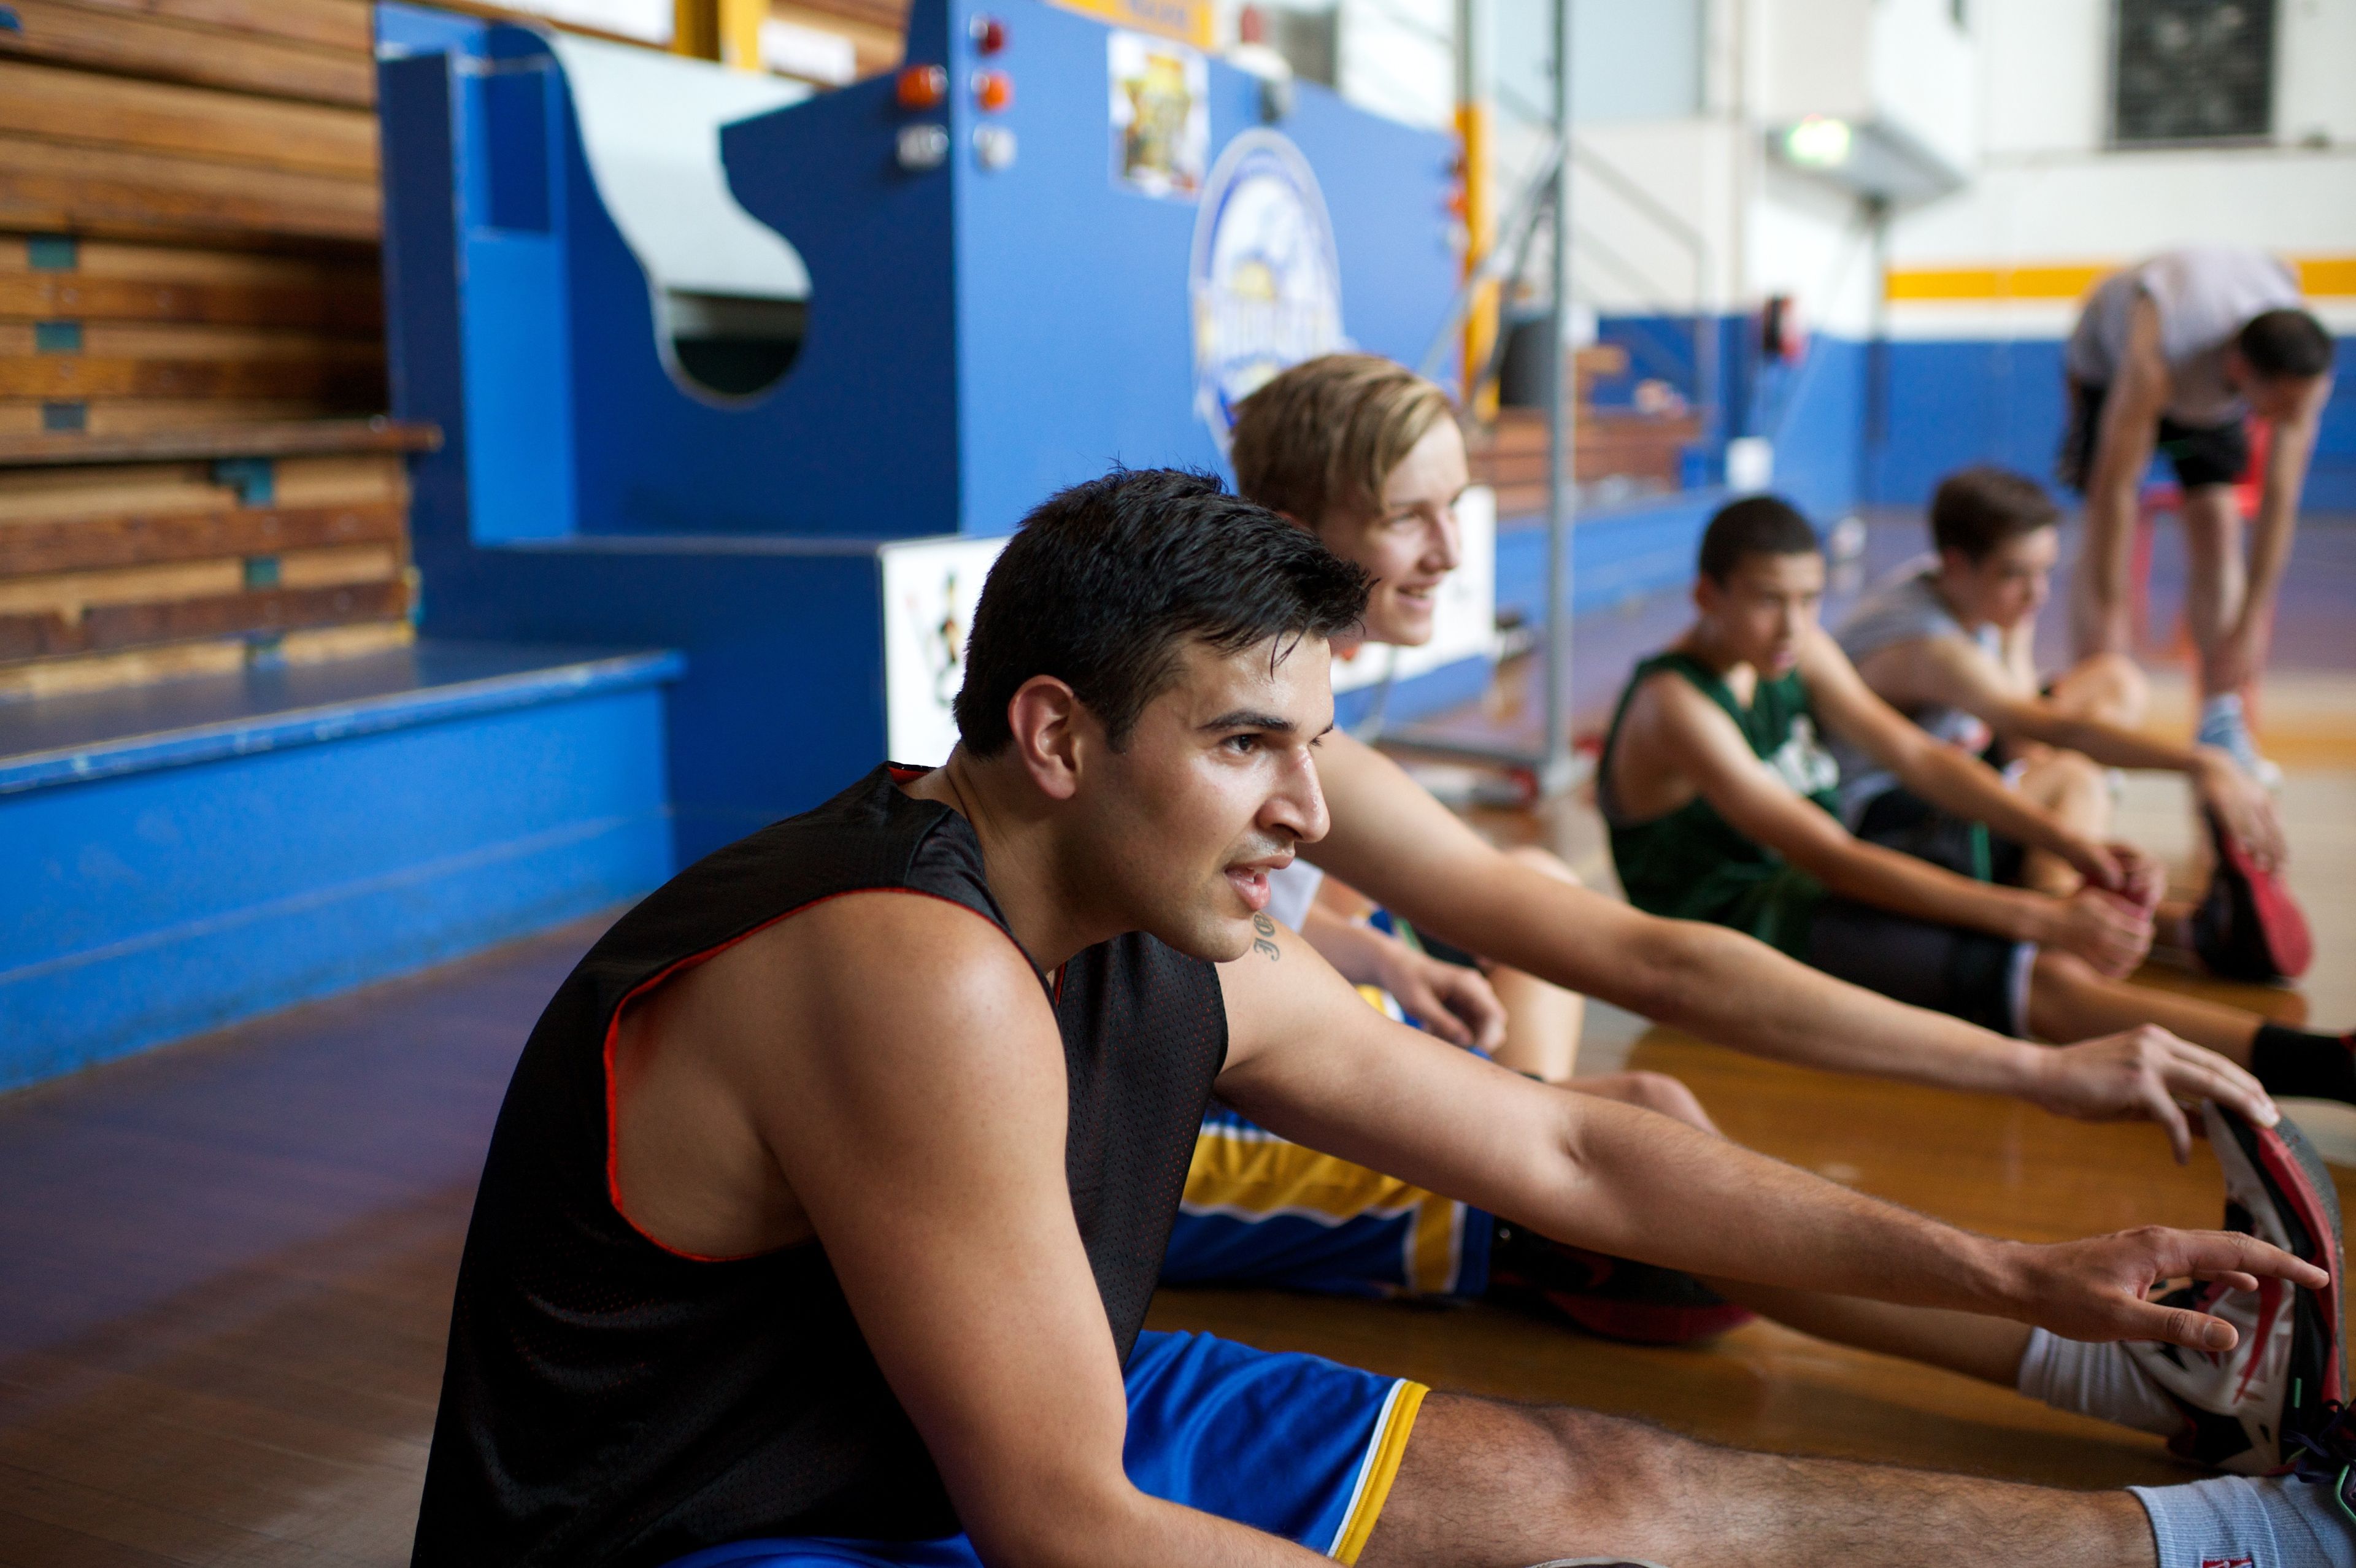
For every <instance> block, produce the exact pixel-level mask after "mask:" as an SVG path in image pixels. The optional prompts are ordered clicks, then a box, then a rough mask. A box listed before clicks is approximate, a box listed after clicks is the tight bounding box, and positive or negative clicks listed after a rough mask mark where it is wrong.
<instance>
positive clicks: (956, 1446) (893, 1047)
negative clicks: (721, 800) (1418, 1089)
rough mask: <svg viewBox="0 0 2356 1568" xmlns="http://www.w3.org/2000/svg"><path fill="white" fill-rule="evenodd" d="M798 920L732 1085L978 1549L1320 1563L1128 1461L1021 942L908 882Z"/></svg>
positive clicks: (1121, 1402) (1010, 1564)
mask: <svg viewBox="0 0 2356 1568" xmlns="http://www.w3.org/2000/svg"><path fill="white" fill-rule="evenodd" d="M793 927H794V941H793V942H792V944H790V945H789V946H788V945H787V944H776V949H777V953H778V955H779V962H778V964H777V965H774V966H772V968H771V970H770V972H769V974H768V975H767V976H766V983H767V984H768V985H769V986H770V987H772V989H773V991H774V994H773V995H770V996H766V997H758V996H755V997H746V998H745V999H744V1006H742V1007H740V1008H738V1009H737V1011H738V1015H739V1016H740V1017H741V1018H744V1019H746V1020H747V1021H746V1022H745V1023H744V1026H743V1027H742V1028H741V1029H737V1030H736V1031H734V1032H735V1036H736V1039H735V1050H734V1053H733V1059H732V1061H731V1062H730V1070H731V1072H732V1076H733V1078H734V1087H735V1089H736V1091H737V1093H738V1094H739V1095H741V1096H742V1098H743V1099H744V1103H746V1104H748V1105H749V1106H750V1107H751V1111H752V1115H753V1117H754V1122H755V1127H756V1130H757V1131H758V1134H759V1136H761V1138H762V1140H763V1142H764V1143H765V1144H766V1147H768V1149H769V1151H770V1153H771V1155H772V1157H774V1158H775V1159H776V1165H777V1168H778V1169H779V1170H780V1171H782V1172H783V1174H784V1176H785V1179H786V1181H787V1184H788V1185H789V1186H790V1187H791V1189H792V1193H793V1197H794V1199H795V1200H797V1201H798V1204H799V1206H800V1207H801V1209H802V1210H803V1211H805V1212H806V1213H807V1216H808V1219H809V1224H810V1227H811V1228H812V1229H814V1230H815V1232H817V1237H818V1240H819V1242H820V1243H823V1244H824V1246H825V1248H826V1253H827V1260H828V1262H829V1263H830V1264H832V1265H833V1268H834V1272H835V1274H836V1275H837V1276H838V1277H839V1278H840V1279H841V1284H842V1289H843V1294H844V1296H846V1297H847V1298H848V1299H849V1301H850V1303H851V1312H852V1314H853V1315H854V1316H855V1317H857V1318H858V1320H859V1327H860V1331H861V1332H862V1334H863V1335H864V1336H865V1338H866V1340H867V1343H868V1344H869V1346H870V1347H871V1348H872V1349H873V1351H874V1353H875V1360H876V1362H877V1364H878V1365H880V1366H881V1367H882V1368H883V1374H884V1376H885V1378H886V1379H888V1380H889V1381H890V1383H891V1385H892V1391H893V1392H894V1394H896V1395H897V1396H898V1398H899V1400H900V1403H901V1404H902V1405H903V1407H905V1409H906V1411H907V1413H908V1414H909V1416H910V1417H911V1418H912V1419H913V1420H914V1422H915V1423H916V1430H917V1431H918V1432H919V1433H920V1434H922V1435H923V1437H924V1440H925V1445H926V1448H927V1449H928V1450H929V1451H930V1453H931V1455H932V1456H933V1461H934V1463H935V1464H936V1465H937V1466H938V1467H939V1469H940V1473H941V1478H942V1479H943V1481H945V1482H946V1483H947V1485H948V1492H949V1497H950V1499H951V1500H952V1501H953V1502H954V1503H955V1504H956V1506H957V1510H958V1519H959V1520H961V1521H962V1522H963V1524H964V1525H965V1528H966V1531H967V1532H968V1533H969V1535H970V1536H971V1537H972V1539H973V1541H974V1545H975V1547H976V1549H977V1550H978V1551H979V1552H980V1555H981V1558H982V1561H984V1562H985V1563H991V1564H992V1565H993V1568H1116V1565H1117V1568H1166V1565H1172V1564H1201V1565H1203V1568H1209V1565H1211V1564H1218V1565H1219V1568H1229V1565H1235V1564H1248V1565H1249V1568H1308V1565H1310V1564H1313V1563H1318V1562H1321V1561H1323V1559H1321V1558H1319V1557H1318V1556H1317V1555H1316V1554H1315V1553H1313V1552H1305V1551H1302V1550H1301V1549H1300V1548H1299V1547H1296V1546H1293V1545H1292V1544H1290V1542H1287V1541H1279V1540H1277V1539H1276V1538H1275V1537H1273V1536H1268V1535H1263V1534H1260V1533H1258V1531H1252V1530H1249V1529H1248V1528H1246V1527H1244V1526H1241V1525H1237V1524H1233V1523H1229V1522H1227V1521H1226V1520H1219V1519H1215V1518H1214V1517H1212V1516H1211V1515H1208V1514H1205V1513H1199V1512H1196V1511H1194V1510H1193V1509H1183V1508H1179V1507H1175V1506H1173V1505H1172V1504H1169V1503H1165V1502H1162V1501H1160V1500H1158V1499H1153V1498H1150V1497H1148V1496H1146V1495H1145V1494H1144V1493H1142V1492H1140V1491H1139V1490H1138V1489H1137V1488H1135V1487H1133V1486H1131V1485H1130V1481H1129V1478H1128V1477H1127V1476H1126V1475H1125V1474H1124V1473H1123V1471H1122V1468H1121V1444H1122V1439H1123V1436H1124V1434H1125V1432H1126V1428H1127V1423H1128V1404H1127V1401H1126V1398H1125V1396H1124V1393H1123V1392H1122V1386H1121V1369H1120V1363H1119V1358H1118V1357H1117V1356H1116V1354H1115V1351H1114V1345H1113V1339H1112V1333H1111V1330H1110V1328H1109V1327H1108V1325H1107V1323H1106V1320H1105V1314H1104V1307H1103V1304H1102V1301H1101V1299H1100V1298H1099V1297H1098V1294H1097V1286H1096V1279H1095V1276H1094V1275H1092V1274H1091V1273H1090V1271H1089V1267H1088V1260H1087V1253H1086V1252H1085V1251H1084V1249H1083V1248H1082V1245H1081V1243H1080V1236H1079V1231H1078V1228H1077V1226H1076V1224H1075V1222H1074V1221H1073V1218H1072V1197H1071V1191H1070V1189H1069V1187H1068V1185H1067V1184H1066V1178H1065V1171H1064V1131H1065V1123H1066V1106H1067V1101H1066V1086H1065V1078H1064V1054H1063V1047H1062V1043H1061V1040H1060V1039H1059V1037H1058V1035H1057V1032H1056V1028H1055V1019H1054V1016H1053V1014H1052V1013H1051V1012H1050V1011H1049V1008H1048V1005H1047V1002H1046V999H1045V997H1044V994H1043V991H1042V988H1041V987H1040V984H1039V981H1038V978H1037V976H1035V975H1034V974H1033V971H1032V970H1031V967H1030V965H1029V963H1028V961H1027V960H1025V959H1024V958H1023V956H1022V955H1021V954H1020V953H1019V952H1018V951H1017V950H1016V948H1015V947H1014V944H1012V942H1011V941H1009V940H1008V939H1007V937H1006V936H1005V934H1004V933H1001V932H1000V931H999V930H997V929H996V928H995V927H993V926H991V924H989V923H987V922H985V921H983V920H981V919H980V918H979V917H978V916H975V915H973V914H971V913H970V912H966V911H964V910H960V909H957V908H955V907H953V906H951V905H948V904H945V903H942V902H939V901H936V900H932V899H924V898H912V897H908V896H905V895H903V894H896V893H891V892H878V893H866V894H857V895H853V896H851V897H849V898H844V899H837V900H835V901H832V902H830V903H828V904H826V905H823V906H821V907H819V908H817V909H813V910H810V911H809V912H805V913H803V914H801V915H798V916H797V917H796V918H795V920H794V922H793ZM1358 1005H1359V1006H1361V1007H1364V1005H1365V1004H1363V1003H1360V1004H1358ZM780 1020H784V1021H780ZM821 1047H822V1048H821ZM1443 1049H1444V1048H1443Z"/></svg>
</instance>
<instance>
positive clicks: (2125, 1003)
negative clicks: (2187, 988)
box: [2029, 952, 2265, 1067]
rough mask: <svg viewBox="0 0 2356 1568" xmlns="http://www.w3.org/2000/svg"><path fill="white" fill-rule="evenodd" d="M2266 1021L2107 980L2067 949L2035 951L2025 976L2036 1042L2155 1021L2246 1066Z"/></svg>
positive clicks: (2196, 999) (2075, 1037)
mask: <svg viewBox="0 0 2356 1568" xmlns="http://www.w3.org/2000/svg"><path fill="white" fill-rule="evenodd" d="M2264 1022H2265V1019H2261V1018H2260V1017H2258V1015H2257V1014H2255V1013H2248V1012H2244V1011H2243V1010H2242V1009H2241V1008H2229V1007H2226V1006H2224V1005H2223V1004H2222V1003H2219V1002H2211V1001H2203V1000H2202V999H2201V998H2200V997H2187V996H2181V995H2179V994H2178V993H2177V992H2174V991H2163V990H2160V989H2158V987H2149V986H2135V985H2130V984H2128V983H2127V982H2126V981H2124V980H2114V979H2111V978H2109V977H2108V976H2103V975H2098V974H2096V973H2094V970H2093V969H2092V968H2091V967H2089V966H2088V965H2086V964H2085V963H2083V961H2081V960H2079V959H2077V958H2073V957H2072V956H2071V955H2068V954H2066V953H2051V952H2040V954H2038V955H2037V966H2036V968H2035V969H2034V970H2032V971H2031V972H2030V974H2029V1032H2030V1033H2031V1034H2033V1035H2035V1036H2037V1037H2038V1038H2039V1039H2040V1040H2093V1039H2094V1038H2095V1037H2096V1036H2097V1035H2105V1034H2116V1033H2118V1032H2119V1031H2120V1030H2122V1029H2133V1028H2135V1027H2136V1025H2137V1024H2158V1025H2159V1027H2160V1028H2162V1029H2168V1030H2170V1031H2171V1032H2173V1033H2175V1034H2177V1035H2179V1036H2181V1037H2182V1038H2184V1039H2186V1040H2190V1041H2191V1042H2192V1043H2193V1044H2195V1045H2205V1046H2207V1047H2208V1048H2209V1049H2210V1050H2211V1051H2215V1052H2217V1053H2218V1054H2219V1055H2221V1056H2223V1057H2225V1058H2227V1059H2228V1060H2230V1061H2234V1062H2237V1063H2239V1064H2240V1065H2242V1066H2244V1067H2247V1066H2248V1065H2249V1064H2250V1044H2251V1042H2252V1041H2253V1040H2255V1039H2256V1038H2257V1034H2258V1026H2259V1025H2260V1024H2262V1023H2264Z"/></svg>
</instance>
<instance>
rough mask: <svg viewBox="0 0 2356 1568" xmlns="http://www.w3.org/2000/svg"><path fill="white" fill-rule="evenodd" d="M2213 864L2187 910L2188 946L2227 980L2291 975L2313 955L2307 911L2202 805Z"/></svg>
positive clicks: (2300, 971)
mask: <svg viewBox="0 0 2356 1568" xmlns="http://www.w3.org/2000/svg"><path fill="white" fill-rule="evenodd" d="M2201 816H2202V818H2203V819H2204V820H2205V821H2207V823H2208V824H2209V841H2210V842H2211V844H2213V845H2214V846H2216V849H2217V869H2216V870H2215V871H2214V872H2212V873H2211V876H2210V878H2209V891H2208V892H2207V893H2206V894H2205V895H2203V896H2202V898H2201V907H2200V908H2198V909H2197V910H2195V911H2194V912H2193V914H2192V948H2193V952H2194V954H2195V955H2197V956H2198V957H2199V958H2200V960H2201V964H2202V965H2203V966H2205V967H2206V968H2207V969H2208V971H2209V972H2210V973H2211V974H2212V975H2215V976H2219V977H2221V978H2222V979H2227V980H2256V981H2267V980H2293V979H2297V977H2298V976H2301V975H2304V974H2306V973H2307V966H2308V965H2309V964H2311V963H2313V962H2314V961H2315V939H2314V938H2313V937H2312V936H2310V935H2309V934H2308V929H2307V915H2306V913H2305V912H2302V911H2301V910H2300V909H2299V907H2298V901H2297V899H2294V898H2292V897H2291V896H2290V890H2289V889H2288V888H2286V887H2284V886H2283V884H2282V879H2281V878H2280V877H2278V876H2276V874H2275V873H2274V872H2272V871H2262V870H2260V869H2258V866H2257V863H2256V862H2255V861H2254V860H2252V859H2250V856H2249V852H2248V851H2247V850H2245V849H2244V848H2242V847H2241V846H2240V845H2239V844H2237V843H2235V842H2234V841H2233V838H2232V837H2231V836H2230V835H2228V834H2227V833H2226V831H2225V829H2224V827H2223V825H2222V824H2221V823H2220V822H2219V821H2218V820H2217V815H2216V813H2214V812H2208V811H2204V812H2203V813H2201Z"/></svg>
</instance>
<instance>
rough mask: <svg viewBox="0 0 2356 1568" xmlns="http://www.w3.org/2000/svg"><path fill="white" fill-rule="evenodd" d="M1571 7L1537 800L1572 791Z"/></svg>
mask: <svg viewBox="0 0 2356 1568" xmlns="http://www.w3.org/2000/svg"><path fill="white" fill-rule="evenodd" d="M1570 24H1571V0H1554V126H1555V137H1556V144H1557V145H1558V146H1559V147H1561V148H1563V149H1564V150H1565V154H1566V155H1564V156H1562V157H1559V158H1558V159H1557V160H1556V161H1555V168H1554V212H1553V221H1554V258H1553V261H1554V334H1553V336H1554V352H1553V353H1551V354H1549V355H1548V356H1547V552H1546V553H1547V590H1546V616H1547V622H1546V656H1547V663H1546V671H1545V677H1546V686H1545V692H1546V741H1545V744H1544V745H1543V747H1542V748H1541V749H1540V752H1539V757H1538V765H1537V787H1538V793H1539V794H1540V795H1555V794H1558V793H1560V792H1561V791H1563V790H1566V789H1568V788H1569V787H1570V785H1571V784H1572V782H1573V780H1574V777H1575V773H1576V768H1575V764H1574V762H1573V759H1572V757H1571V752H1570V597H1571V596H1570V529H1571V518H1572V514H1573V513H1574V511H1575V510H1576V509H1577V507H1578V494H1577V488H1576V485H1577V477H1576V470H1577V467H1578V452H1579V442H1578V438H1579V391H1578V382H1577V380H1576V379H1575V378H1574V373H1573V371H1572V368H1571V364H1570V357H1571V355H1572V353H1573V351H1574V347H1573V343H1572V332H1571V315H1570V177H1571V173H1570V159H1569V156H1568V151H1569V146H1570V63H1571V62H1570Z"/></svg>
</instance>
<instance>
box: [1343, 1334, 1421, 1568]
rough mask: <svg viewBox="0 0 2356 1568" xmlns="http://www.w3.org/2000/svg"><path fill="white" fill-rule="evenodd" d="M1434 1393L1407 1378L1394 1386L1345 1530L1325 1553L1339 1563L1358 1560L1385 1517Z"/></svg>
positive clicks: (1346, 1516) (1361, 1472) (1362, 1470)
mask: <svg viewBox="0 0 2356 1568" xmlns="http://www.w3.org/2000/svg"><path fill="white" fill-rule="evenodd" d="M1430 1392H1431V1391H1430V1389H1428V1388H1426V1387H1424V1386H1423V1385H1422V1384H1421V1383H1418V1382H1409V1381H1408V1380H1407V1379H1405V1378H1401V1379H1400V1380H1399V1381H1397V1382H1395V1383H1393V1384H1392V1385H1391V1396H1390V1398H1389V1399H1387V1400H1386V1401H1385V1402H1384V1403H1383V1414H1382V1419H1381V1420H1380V1421H1378V1422H1376V1424H1375V1435H1374V1436H1373V1437H1372V1438H1371V1439H1369V1440H1368V1442H1367V1444H1366V1458H1365V1463H1364V1464H1363V1465H1361V1466H1359V1467H1358V1487H1357V1490H1356V1492H1355V1494H1353V1496H1352V1497H1351V1499H1350V1511H1349V1512H1348V1513H1346V1514H1344V1516H1343V1519H1342V1532H1341V1534H1339V1535H1338V1536H1336V1537H1334V1540H1333V1548H1332V1550H1330V1551H1329V1552H1326V1553H1325V1555H1326V1556H1328V1557H1331V1558H1332V1559H1333V1561H1335V1562H1336V1563H1355V1562H1356V1561H1357V1560H1358V1553H1359V1552H1364V1551H1365V1549H1366V1538H1367V1537H1368V1536H1370V1535H1372V1534H1374V1533H1375V1523H1376V1520H1380V1519H1381V1518H1382V1517H1383V1504H1384V1503H1386V1502H1387V1501H1389V1500H1390V1495H1391V1483H1392V1482H1393V1481H1395V1480H1397V1479H1398V1467H1399V1461H1400V1460H1401V1459H1404V1458H1405V1457H1407V1440H1408V1436H1409V1435H1411V1434H1412V1433H1413V1432H1414V1431H1415V1415H1416V1412H1418V1411H1419V1410H1421V1409H1422V1408H1423V1396H1424V1395H1425V1394H1428V1393H1430Z"/></svg>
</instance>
